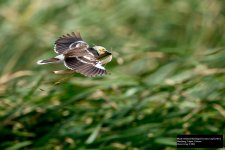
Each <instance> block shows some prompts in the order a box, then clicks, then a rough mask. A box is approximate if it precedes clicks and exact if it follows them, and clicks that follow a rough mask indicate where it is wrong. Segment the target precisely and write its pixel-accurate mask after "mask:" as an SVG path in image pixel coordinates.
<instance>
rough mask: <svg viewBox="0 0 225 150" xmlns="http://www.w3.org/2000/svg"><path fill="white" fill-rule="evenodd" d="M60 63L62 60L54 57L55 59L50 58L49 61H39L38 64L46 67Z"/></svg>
mask: <svg viewBox="0 0 225 150" xmlns="http://www.w3.org/2000/svg"><path fill="white" fill-rule="evenodd" d="M59 62H61V60H60V59H58V58H55V57H54V58H49V59H45V60H38V61H37V64H38V65H44V64H50V63H59Z"/></svg>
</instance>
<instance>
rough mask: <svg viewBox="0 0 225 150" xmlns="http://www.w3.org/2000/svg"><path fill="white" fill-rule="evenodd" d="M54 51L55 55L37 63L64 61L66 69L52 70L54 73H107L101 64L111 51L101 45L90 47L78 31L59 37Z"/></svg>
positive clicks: (96, 74)
mask: <svg viewBox="0 0 225 150" xmlns="http://www.w3.org/2000/svg"><path fill="white" fill-rule="evenodd" d="M54 51H55V52H56V53H57V54H58V55H57V56H56V57H53V58H49V59H46V60H39V61H37V64H39V65H43V64H49V63H64V65H65V67H66V68H67V69H66V70H58V71H54V73H56V74H63V73H68V72H69V73H73V72H78V73H80V74H82V75H85V76H89V77H95V76H98V75H100V76H101V75H105V74H107V71H106V69H105V67H104V66H103V65H104V64H106V63H108V62H110V61H111V60H112V53H110V52H109V51H108V50H106V49H105V48H104V47H102V46H93V47H90V46H89V45H88V44H87V43H86V42H85V41H84V40H83V39H82V37H81V35H80V33H79V32H76V33H74V32H72V33H71V34H67V35H63V36H61V37H59V38H58V39H57V40H56V41H55V45H54Z"/></svg>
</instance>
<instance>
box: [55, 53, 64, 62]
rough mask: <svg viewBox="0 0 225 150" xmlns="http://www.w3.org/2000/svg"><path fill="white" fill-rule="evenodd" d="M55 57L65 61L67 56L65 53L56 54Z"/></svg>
mask: <svg viewBox="0 0 225 150" xmlns="http://www.w3.org/2000/svg"><path fill="white" fill-rule="evenodd" d="M55 58H58V59H59V60H61V61H63V60H64V58H65V56H64V55H63V54H60V55H58V56H56V57H55Z"/></svg>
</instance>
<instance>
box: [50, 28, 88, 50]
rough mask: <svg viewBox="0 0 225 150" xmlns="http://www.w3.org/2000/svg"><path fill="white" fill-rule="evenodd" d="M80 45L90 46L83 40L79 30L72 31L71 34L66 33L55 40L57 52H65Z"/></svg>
mask: <svg viewBox="0 0 225 150" xmlns="http://www.w3.org/2000/svg"><path fill="white" fill-rule="evenodd" d="M80 45H85V46H87V47H88V44H87V43H86V42H84V41H83V39H82V37H81V35H80V33H79V32H76V33H74V32H72V33H71V34H66V35H63V36H61V37H59V38H58V39H57V40H56V41H55V45H54V51H55V52H56V53H57V54H62V53H63V52H65V51H67V50H69V49H71V48H74V47H78V46H80Z"/></svg>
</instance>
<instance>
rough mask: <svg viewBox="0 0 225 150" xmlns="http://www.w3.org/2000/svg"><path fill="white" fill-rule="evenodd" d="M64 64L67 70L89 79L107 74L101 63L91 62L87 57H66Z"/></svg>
mask: <svg viewBox="0 0 225 150" xmlns="http://www.w3.org/2000/svg"><path fill="white" fill-rule="evenodd" d="M64 64H65V66H66V67H67V68H69V69H71V70H75V71H76V72H79V73H81V74H83V75H85V76H89V77H94V76H97V75H104V74H106V73H107V72H106V70H105V68H104V67H103V66H102V65H101V63H100V62H99V61H97V60H89V59H87V58H85V57H66V58H65V62H64Z"/></svg>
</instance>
